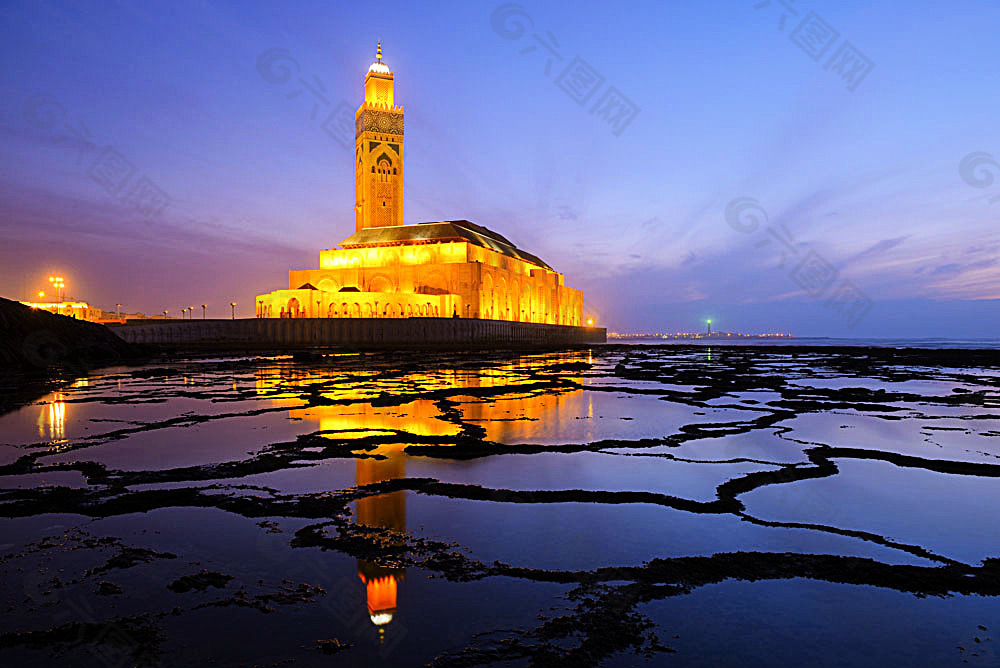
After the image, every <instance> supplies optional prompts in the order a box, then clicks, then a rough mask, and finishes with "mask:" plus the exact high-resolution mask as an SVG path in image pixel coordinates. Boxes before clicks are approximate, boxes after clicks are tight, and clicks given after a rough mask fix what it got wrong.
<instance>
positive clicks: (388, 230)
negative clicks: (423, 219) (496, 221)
mask: <svg viewBox="0 0 1000 668" xmlns="http://www.w3.org/2000/svg"><path fill="white" fill-rule="evenodd" d="M449 241H467V242H469V243H472V244H475V245H477V246H482V247H483V248H489V249H491V250H494V251H496V252H498V253H502V254H504V255H506V256H508V257H513V258H517V259H519V260H524V261H525V262H529V263H531V264H534V265H537V266H539V267H544V268H546V269H550V270H553V269H552V267H550V266H549V265H548V264H546V263H545V262H544V261H543V260H542V259H541V258H539V257H538V256H537V255H532V254H531V253H527V252H525V251H523V250H521V249H520V248H518V247H517V246H515V245H514V244H513V243H511V242H510V241H509V240H508V239H506V238H505V237H503V236H501V235H499V234H497V233H496V232H494V231H493V230H490V229H488V228H485V227H483V226H482V225H476V224H475V223H471V222H469V221H467V220H446V221H441V222H435V223H414V224H412V225H392V226H388V227H367V228H365V229H363V230H361V231H359V232H355V233H354V234H352V235H351V236H349V237H347V238H346V239H344V240H343V241H342V242H340V245H341V246H343V247H344V248H364V247H367V246H401V245H408V244H417V243H445V242H449ZM553 271H554V270H553Z"/></svg>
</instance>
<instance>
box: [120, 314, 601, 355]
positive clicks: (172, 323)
mask: <svg viewBox="0 0 1000 668" xmlns="http://www.w3.org/2000/svg"><path fill="white" fill-rule="evenodd" d="M110 329H111V331H112V332H114V333H115V334H117V335H118V336H119V337H121V338H122V339H124V340H126V341H128V342H130V343H152V344H157V345H165V346H170V347H184V348H191V347H196V348H226V347H238V348H262V349H263V348H266V349H273V348H308V347H313V346H347V347H352V348H449V347H454V348H456V349H464V348H492V347H496V346H510V347H522V346H527V347H530V346H556V345H566V344H578V343H603V342H604V341H605V340H606V336H605V334H606V332H605V329H604V328H603V327H573V326H570V325H543V324H538V323H529V322H509V321H503V320H475V319H463V318H291V319H288V318H286V319H279V318H253V319H240V320H130V321H129V322H128V324H126V325H119V326H112V327H110Z"/></svg>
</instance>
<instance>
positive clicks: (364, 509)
mask: <svg viewBox="0 0 1000 668" xmlns="http://www.w3.org/2000/svg"><path fill="white" fill-rule="evenodd" d="M553 361H555V362H563V363H564V362H588V363H592V358H590V356H589V355H571V356H565V355H564V356H560V357H559V358H558V359H556V360H546V361H541V360H531V361H526V362H523V363H522V362H515V363H513V364H504V365H496V366H487V367H486V368H481V369H474V370H472V369H464V370H461V371H458V370H442V371H440V372H437V373H429V374H419V373H414V374H408V375H407V376H405V377H404V378H400V377H398V376H393V377H390V378H389V379H387V380H386V381H380V380H379V379H378V377H377V375H373V376H372V377H371V378H370V379H367V380H366V381H365V382H364V384H363V387H364V389H361V387H359V386H356V385H352V384H350V383H348V384H347V386H341V387H339V388H338V389H337V390H335V391H329V392H324V393H323V394H324V396H327V397H328V398H336V399H352V400H356V401H357V402H358V403H352V404H349V405H330V406H314V407H309V408H293V409H291V410H290V411H289V417H291V418H294V419H302V420H305V421H308V422H314V423H315V422H318V423H319V429H320V430H321V431H322V432H324V433H325V434H327V435H329V436H330V437H350V438H361V437H364V436H369V435H374V434H382V435H384V434H387V433H394V432H395V433H400V432H401V433H403V434H413V435H415V436H455V435H457V434H458V433H459V431H460V427H459V426H458V425H456V424H455V423H453V422H449V421H447V420H444V419H442V416H441V411H440V408H439V407H438V405H437V403H436V402H435V400H432V399H416V400H414V401H411V402H409V403H407V404H405V405H402V406H378V407H373V406H372V405H371V404H369V403H366V402H365V399H366V398H369V397H374V396H378V395H381V394H382V393H383V392H384V393H388V394H392V393H394V392H397V391H400V390H401V389H407V390H410V391H412V389H413V388H425V389H444V388H485V387H496V388H498V390H499V394H498V395H497V396H495V397H492V398H489V399H482V400H477V399H475V398H473V397H472V396H469V397H464V399H467V400H468V401H467V402H463V403H461V409H462V416H463V419H465V420H468V421H470V422H473V423H475V424H481V425H482V426H483V427H484V428H486V430H487V436H486V438H488V439H490V440H495V441H499V442H523V441H526V440H532V437H533V434H532V431H533V429H534V425H537V424H539V420H540V419H543V418H544V420H545V423H546V424H547V426H550V427H553V428H555V429H558V425H559V424H561V423H562V421H561V419H560V418H561V417H563V418H571V417H578V416H582V415H589V414H590V413H592V407H591V406H588V405H587V402H586V400H585V395H584V393H583V391H582V390H580V389H573V388H567V389H565V390H558V391H556V392H555V393H551V394H550V393H538V392H537V391H535V390H534V389H532V390H530V391H526V392H523V393H522V392H521V391H520V389H519V388H518V385H519V384H521V383H525V382H529V379H530V376H529V377H527V378H526V377H525V375H524V374H523V373H519V372H524V371H525V370H526V369H528V368H530V367H532V366H535V365H542V366H544V365H545V364H547V363H550V362H553ZM334 376H335V372H325V371H324V370H322V369H315V368H309V367H301V366H298V365H296V364H284V363H283V364H279V365H278V366H276V367H272V368H268V369H260V370H258V377H257V390H258V393H260V394H264V395H267V396H269V397H270V398H271V399H272V400H273V401H274V402H275V403H276V404H279V405H280V404H289V405H301V400H300V399H299V398H297V397H298V393H297V392H296V391H295V390H293V389H292V388H299V387H304V386H308V385H309V384H311V383H315V382H324V381H330V380H331V379H332V378H333V377H334ZM568 378H569V379H571V380H574V381H577V382H580V381H581V380H582V379H581V378H580V377H579V376H577V375H573V376H570V377H568ZM404 386H405V387H404ZM500 388H502V389H500ZM286 389H287V390H291V391H288V392H286ZM501 404H502V408H501V407H500V405H501ZM519 418H523V420H520V421H519ZM567 422H570V423H573V422H576V420H572V419H567ZM588 422H589V420H588ZM577 424H579V423H577ZM402 438H403V440H405V436H403V437H402ZM407 445H408V444H407V443H405V442H403V443H393V444H386V445H381V446H379V447H378V448H377V449H376V450H375V451H374V452H370V453H369V454H375V455H381V456H382V457H383V458H382V459H374V458H363V459H358V460H356V463H355V484H356V485H357V486H359V487H360V486H364V485H371V484H375V483H379V482H383V481H386V480H393V479H397V478H405V477H406V458H407V455H406V454H405V453H404V452H403V450H404V449H405V448H406V447H407ZM442 463H443V465H447V464H446V463H444V462H442ZM406 495H407V492H406V491H405V490H402V491H398V492H392V493H389V494H380V495H378V496H372V497H368V498H364V499H360V500H358V501H357V502H356V507H355V511H356V515H355V521H356V522H357V524H359V525H362V526H367V527H372V528H374V529H386V530H388V531H389V532H391V533H392V535H394V536H398V540H399V542H400V543H402V541H403V535H404V534H405V532H406ZM357 575H358V577H359V578H360V580H361V582H363V583H364V585H365V596H366V602H367V608H368V615H369V617H370V619H371V622H372V624H374V625H375V627H377V628H378V633H379V640H380V641H382V640H384V639H385V634H386V629H387V628H390V627H391V622H392V621H393V619H394V617H395V616H396V613H397V600H398V596H399V590H400V584H401V583H402V582H403V581H404V579H405V577H406V569H404V568H392V567H388V566H385V565H379V564H376V563H373V562H370V561H366V560H363V559H359V560H358V561H357ZM389 632H390V633H391V630H390V631H389Z"/></svg>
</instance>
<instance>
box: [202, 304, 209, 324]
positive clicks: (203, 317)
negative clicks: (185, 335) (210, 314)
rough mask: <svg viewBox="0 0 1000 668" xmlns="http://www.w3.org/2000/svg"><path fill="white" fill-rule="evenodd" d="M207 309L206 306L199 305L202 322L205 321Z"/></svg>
mask: <svg viewBox="0 0 1000 668" xmlns="http://www.w3.org/2000/svg"><path fill="white" fill-rule="evenodd" d="M207 307H208V304H202V305H201V319H202V320H204V319H205V309H206V308H207Z"/></svg>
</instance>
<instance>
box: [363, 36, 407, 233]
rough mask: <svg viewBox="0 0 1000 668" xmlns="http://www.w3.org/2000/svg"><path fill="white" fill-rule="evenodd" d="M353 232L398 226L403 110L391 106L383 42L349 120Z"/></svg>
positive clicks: (390, 85)
mask: <svg viewBox="0 0 1000 668" xmlns="http://www.w3.org/2000/svg"><path fill="white" fill-rule="evenodd" d="M354 128H355V148H354V154H355V155H354V231H355V232H360V231H361V230H363V229H365V228H366V227H386V226H389V225H402V224H403V108H402V107H397V106H394V105H393V99H392V71H391V70H390V69H389V68H388V67H387V66H386V64H385V63H383V62H382V42H379V43H378V49H377V51H376V52H375V62H374V63H372V64H371V67H369V68H368V74H366V75H365V101H364V102H362V103H361V106H360V107H358V111H357V113H356V114H355V115H354Z"/></svg>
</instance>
